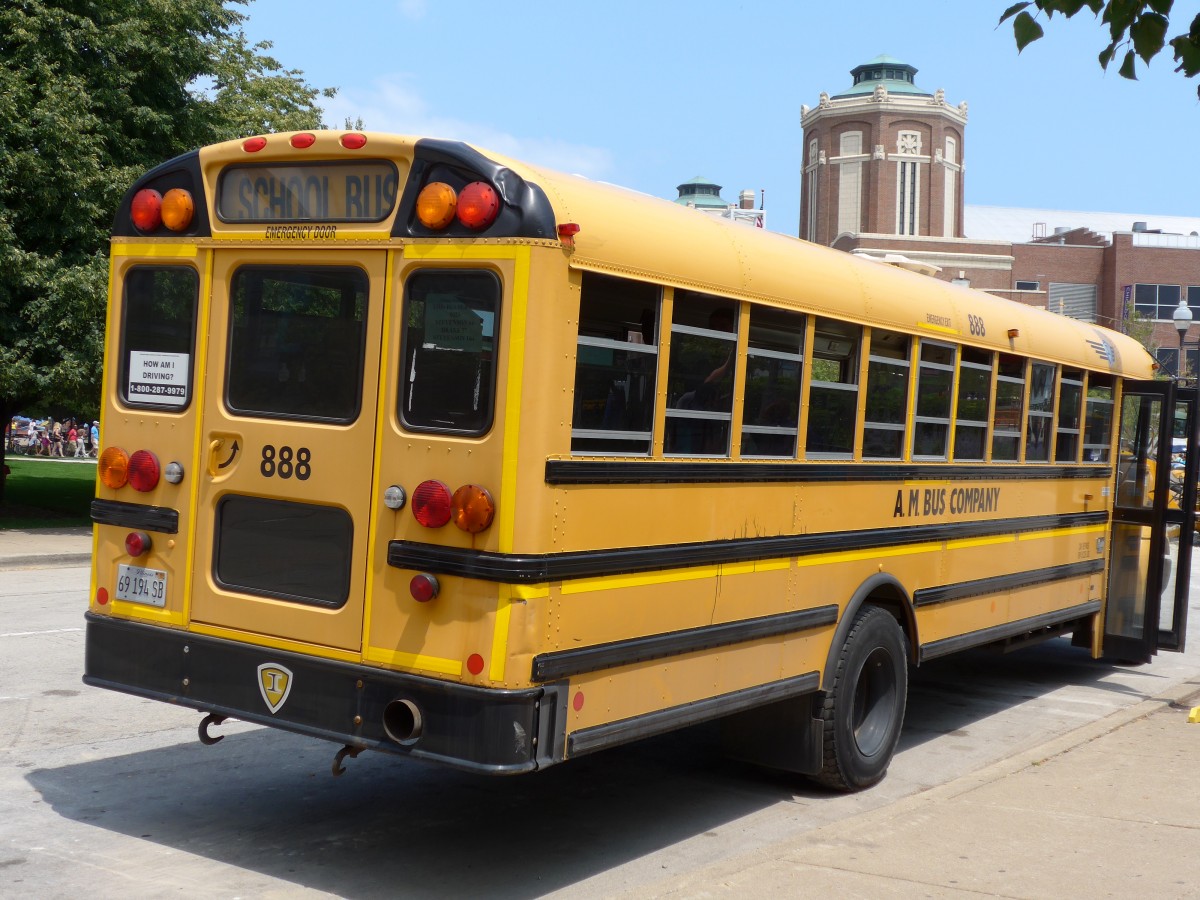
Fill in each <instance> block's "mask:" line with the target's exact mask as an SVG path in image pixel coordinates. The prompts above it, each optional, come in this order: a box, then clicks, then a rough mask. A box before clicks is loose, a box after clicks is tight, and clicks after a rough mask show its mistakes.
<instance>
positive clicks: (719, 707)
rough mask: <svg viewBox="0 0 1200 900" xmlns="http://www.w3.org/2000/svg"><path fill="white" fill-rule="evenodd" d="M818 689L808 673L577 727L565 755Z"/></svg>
mask: <svg viewBox="0 0 1200 900" xmlns="http://www.w3.org/2000/svg"><path fill="white" fill-rule="evenodd" d="M820 686H821V676H820V675H818V674H817V673H816V672H809V673H807V674H805V675H797V676H796V677H795V678H787V679H785V680H783V681H773V682H771V683H770V684H763V685H758V686H757V687H752V688H746V689H745V690H741V691H733V692H732V693H729V694H721V695H720V696H719V697H709V698H707V699H704V700H696V701H694V702H692V703H685V704H683V705H682V706H673V707H670V708H669V709H661V710H658V711H657V712H652V713H646V714H645V715H641V716H633V717H632V718H628V719H621V720H619V721H617V722H610V723H608V724H607V725H595V726H593V727H591V728H581V729H580V730H579V731H576V732H573V733H572V734H570V735H569V736H568V737H567V756H568V757H572V756H580V755H582V754H584V753H591V752H593V751H595V750H603V749H605V748H606V747H614V746H616V745H617V744H623V743H625V742H627V741H636V740H639V739H641V738H644V737H650V736H651V735H655V734H663V733H664V732H667V731H672V730H674V729H676V728H686V727H687V726H689V725H698V724H699V723H701V722H707V721H709V720H711V719H716V718H718V717H720V716H727V715H732V714H733V713H737V712H742V711H744V710H747V709H753V708H754V707H756V706H763V705H765V704H767V703H774V702H776V701H778V700H786V699H788V698H789V697H799V696H801V695H803V694H811V693H812V692H813V691H815V690H816V689H817V688H818V687H820Z"/></svg>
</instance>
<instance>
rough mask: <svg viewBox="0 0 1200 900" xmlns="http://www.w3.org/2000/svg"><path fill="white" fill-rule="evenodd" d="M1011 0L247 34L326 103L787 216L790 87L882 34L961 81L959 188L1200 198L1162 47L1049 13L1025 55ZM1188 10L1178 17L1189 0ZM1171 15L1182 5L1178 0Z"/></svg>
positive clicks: (1033, 199)
mask: <svg viewBox="0 0 1200 900" xmlns="http://www.w3.org/2000/svg"><path fill="white" fill-rule="evenodd" d="M1010 2H1011V0H970V2H947V0H907V2H904V3H897V2H886V0H840V2H833V0H823V2H818V0H791V2H785V0H757V2H752V0H742V2H738V0H726V2H718V0H691V2H675V0H599V2H596V0H593V2H586V0H585V2H556V3H533V2H528V0H526V2H508V3H504V2H496V0H490V2H487V0H341V2H338V3H329V2H327V0H326V2H316V0H253V2H252V3H250V4H249V5H248V6H247V7H245V9H244V11H245V12H246V13H247V14H248V16H249V19H248V21H247V22H246V24H245V30H246V34H247V36H248V37H249V38H250V39H251V40H253V41H261V40H269V41H271V42H272V43H273V45H274V46H273V48H272V50H271V51H270V52H271V53H272V54H273V55H274V56H275V57H276V58H277V59H279V61H280V62H281V63H282V64H283V65H284V66H286V67H288V68H296V69H300V70H302V71H303V72H304V76H305V78H306V79H307V80H308V81H309V83H310V84H312V85H314V86H317V87H336V88H338V95H337V97H335V98H334V99H333V100H329V101H323V104H324V106H325V112H326V115H325V121H326V123H327V124H329V125H336V126H338V127H340V126H341V124H342V122H343V121H344V120H345V118H346V117H347V116H350V117H352V118H354V117H359V116H361V117H362V119H363V121H364V123H365V126H366V128H367V129H369V130H376V131H394V132H398V133H402V134H414V135H427V136H436V137H446V138H455V139H459V140H465V141H469V142H471V143H474V144H477V145H479V146H481V147H484V148H489V149H493V150H496V151H499V152H503V153H506V154H508V155H511V156H514V157H517V158H519V159H525V160H528V161H529V162H535V163H538V164H541V165H545V166H550V167H553V168H557V169H560V170H563V171H567V172H573V173H578V174H581V175H586V176H588V177H590V178H595V179H598V180H602V181H609V182H613V183H615V184H620V185H624V186H626V187H630V188H634V189H636V190H639V191H643V192H645V193H649V194H654V195H657V196H661V197H664V198H667V199H674V198H675V196H676V195H677V192H676V185H678V184H680V183H682V182H684V181H687V180H689V179H690V178H692V177H694V176H696V175H701V176H704V177H705V178H708V179H711V180H712V181H715V182H716V183H717V184H720V185H723V188H724V189H723V191H722V196H723V197H725V199H727V200H730V201H733V200H734V199H736V197H737V193H738V191H739V190H742V189H744V188H751V189H753V190H754V191H756V192H758V191H760V190H762V191H765V192H766V208H767V213H768V223H767V224H768V227H769V228H770V229H771V230H773V231H780V232H784V233H788V234H795V233H796V232H797V227H798V220H799V198H800V163H799V160H800V150H801V137H802V134H801V129H800V107H801V104H807V105H809V106H815V105H816V104H817V102H818V99H819V96H820V93H821V91H828V92H829V93H830V94H836V93H838V92H839V91H841V90H843V89H845V88H846V87H848V86H849V85H850V83H851V78H850V74H849V72H850V70H851V69H852V68H854V67H855V66H857V65H859V64H860V63H864V62H867V61H868V60H870V59H872V58H873V57H875V56H877V55H879V54H881V53H886V54H888V55H890V56H893V57H896V58H898V59H900V60H903V61H904V62H907V63H909V64H910V65H913V66H915V67H916V68H917V70H918V72H917V76H916V82H917V85H918V86H919V87H921V88H922V89H923V90H926V91H928V92H930V93H932V92H933V91H935V90H936V89H938V88H943V89H945V92H946V100H947V102H949V103H951V104H954V105H957V104H958V103H960V102H961V101H964V100H965V101H966V102H967V103H968V105H969V119H968V122H967V130H966V136H965V141H964V143H965V148H964V161H965V163H966V167H967V171H966V191H965V193H966V202H967V203H969V204H974V205H986V206H1022V207H1038V208H1051V209H1062V210H1087V211H1105V212H1129V213H1137V214H1139V217H1142V218H1144V217H1145V216H1146V215H1153V214H1158V215H1178V216H1196V215H1200V174H1198V171H1197V170H1198V169H1200V162H1197V159H1198V157H1200V102H1198V101H1197V97H1196V87H1197V81H1196V80H1188V79H1185V78H1183V77H1182V76H1180V75H1177V74H1175V73H1174V72H1173V71H1172V70H1173V68H1174V64H1173V62H1172V60H1171V58H1170V50H1169V49H1168V50H1167V51H1166V52H1165V54H1163V55H1161V56H1160V57H1159V58H1157V59H1155V60H1154V62H1153V64H1152V65H1151V66H1150V67H1149V68H1148V69H1146V68H1145V67H1142V66H1141V64H1140V62H1139V80H1138V81H1136V82H1133V81H1126V80H1125V79H1122V78H1120V77H1119V76H1118V75H1117V74H1116V68H1115V67H1114V68H1113V69H1112V70H1111V71H1110V72H1108V73H1104V72H1102V71H1101V69H1100V67H1099V65H1098V64H1097V62H1096V56H1097V54H1098V53H1099V52H1100V50H1101V49H1102V48H1103V46H1104V38H1105V35H1106V33H1107V32H1106V30H1105V29H1103V28H1102V26H1101V25H1100V24H1099V23H1098V22H1096V21H1095V20H1093V19H1092V17H1091V14H1090V13H1088V12H1086V11H1085V12H1083V13H1081V14H1080V15H1078V16H1076V18H1075V19H1074V20H1072V21H1070V22H1067V21H1064V20H1060V19H1058V18H1056V19H1055V21H1054V22H1051V23H1049V25H1048V27H1047V34H1046V37H1044V38H1043V39H1042V40H1041V41H1038V42H1037V43H1035V44H1033V45H1031V46H1030V47H1028V48H1027V49H1026V50H1025V52H1024V53H1022V54H1020V55H1018V54H1017V51H1016V47H1015V46H1014V44H1013V39H1012V31H1011V29H1010V27H1009V25H1008V24H1007V23H1006V24H1005V25H1004V26H1002V27H1000V28H997V27H996V23H997V20H998V19H999V17H1000V14H1001V12H1003V10H1004V9H1005V8H1006V7H1007V6H1008V5H1009V4H1010ZM1184 13H1186V14H1187V15H1186V16H1184ZM1176 15H1177V18H1179V20H1180V21H1179V23H1175V22H1172V29H1173V30H1172V31H1171V32H1170V34H1172V35H1173V34H1176V33H1178V31H1181V30H1183V29H1184V28H1185V27H1186V24H1187V22H1188V21H1190V16H1191V11H1190V10H1187V9H1185V10H1184V11H1183V12H1177V14H1176Z"/></svg>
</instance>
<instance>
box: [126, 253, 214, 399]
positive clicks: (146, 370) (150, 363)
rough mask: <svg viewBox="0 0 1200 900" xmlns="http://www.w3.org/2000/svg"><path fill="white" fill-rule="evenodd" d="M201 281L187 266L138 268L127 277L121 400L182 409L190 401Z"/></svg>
mask: <svg viewBox="0 0 1200 900" xmlns="http://www.w3.org/2000/svg"><path fill="white" fill-rule="evenodd" d="M199 287H200V281H199V278H197V276H196V271H195V270H194V269H191V268H188V267H186V266H138V267H136V268H133V269H130V270H129V272H128V274H127V275H126V276H125V303H124V316H123V318H122V321H121V399H122V400H124V401H125V403H126V404H128V405H129V406H149V407H157V408H161V409H165V410H171V411H179V410H182V409H183V408H184V407H186V406H187V405H188V402H189V401H190V400H191V384H192V342H193V341H194V339H195V333H196V328H195V325H196V301H197V298H198V296H199Z"/></svg>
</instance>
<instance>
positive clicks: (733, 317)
mask: <svg viewBox="0 0 1200 900" xmlns="http://www.w3.org/2000/svg"><path fill="white" fill-rule="evenodd" d="M737 318H738V304H737V302H736V301H734V300H727V299H725V298H723V297H712V296H709V295H707V294H700V293H697V292H695V291H685V290H676V291H675V302H674V315H673V320H672V322H671V358H670V360H669V361H668V366H667V421H666V432H665V434H664V435H663V452H665V453H668V454H676V455H683V456H692V455H698V456H728V455H729V450H730V428H731V426H732V422H733V379H734V374H735V372H736V370H737Z"/></svg>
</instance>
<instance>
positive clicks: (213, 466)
mask: <svg viewBox="0 0 1200 900" xmlns="http://www.w3.org/2000/svg"><path fill="white" fill-rule="evenodd" d="M224 443H225V442H224V441H223V440H221V439H220V438H214V439H213V440H211V441H209V442H208V474H209V475H210V476H211V477H213V478H216V477H217V474H218V473H217V467H218V465H219V464H218V463H217V453H218V451H220V449H221V446H222V445H223V444H224Z"/></svg>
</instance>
